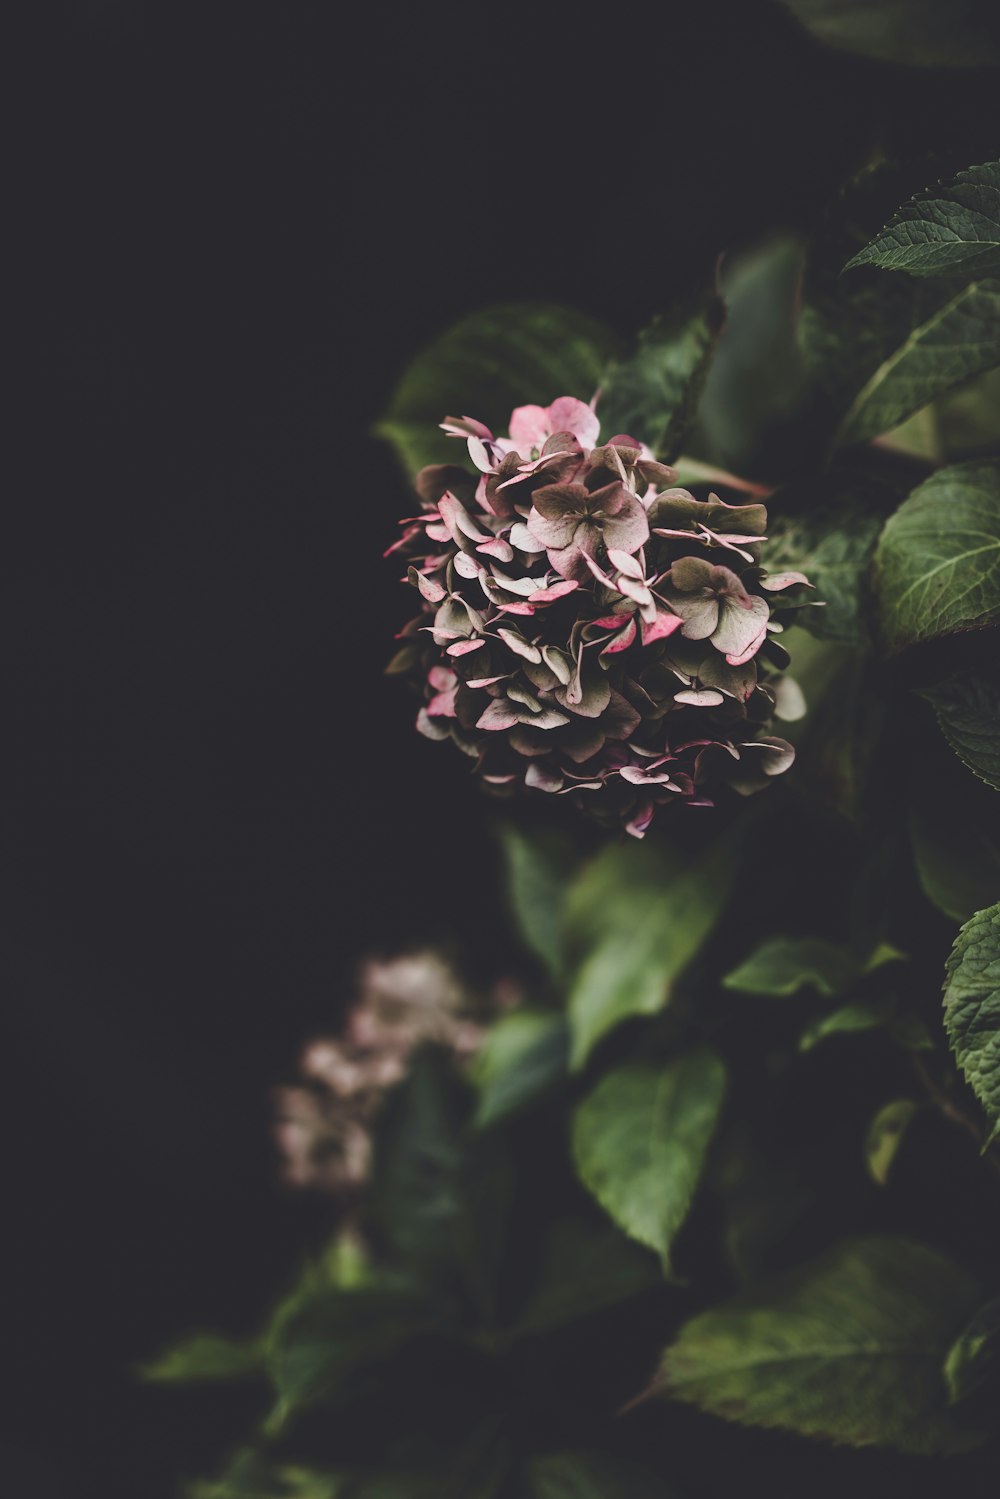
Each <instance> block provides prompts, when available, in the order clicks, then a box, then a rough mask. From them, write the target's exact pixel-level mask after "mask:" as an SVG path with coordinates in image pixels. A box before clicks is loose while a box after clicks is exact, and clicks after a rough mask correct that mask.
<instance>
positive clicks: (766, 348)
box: [679, 239, 803, 482]
mask: <svg viewBox="0 0 1000 1499" xmlns="http://www.w3.org/2000/svg"><path fill="white" fill-rule="evenodd" d="M802 259H803V252H802V246H801V245H800V244H798V243H796V242H794V241H792V240H789V239H778V240H772V241H770V242H769V243H767V244H765V245H762V246H759V247H757V248H755V249H753V250H751V251H749V252H748V253H746V254H743V255H737V256H735V257H733V258H732V259H730V258H729V256H727V257H726V259H725V261H724V262H723V265H722V270H721V282H722V293H723V297H724V298H725V304H726V324H725V327H724V328H723V330H722V335H721V337H720V339H719V343H718V346H717V348H716V351H715V358H714V359H713V360H712V365H711V368H710V369H709V371H708V378H707V380H706V381H705V389H704V392H703V394H702V398H701V403H700V405H699V407H698V420H697V423H696V425H695V429H694V432H693V434H692V437H691V440H690V450H691V451H692V452H694V453H697V454H698V455H699V456H701V457H704V458H707V459H709V460H710V461H711V462H712V463H715V464H721V465H722V466H723V467H724V468H732V469H734V470H735V472H736V473H737V474H753V473H756V472H759V471H760V463H761V457H760V450H761V446H762V443H763V442H764V441H765V440H766V437H767V435H768V433H769V432H770V431H771V430H772V429H773V428H774V427H775V425H776V424H777V423H778V422H779V421H780V420H781V419H782V418H784V417H785V416H787V415H788V413H789V412H790V411H791V410H792V409H793V407H794V405H795V403H796V402H797V400H798V398H799V394H800V391H801V386H802V371H801V363H802V361H801V356H800V354H799V350H798V345H797V342H796V337H795V314H796V307H797V303H798V298H799V294H800V282H801V279H802ZM686 461H687V453H685V459H683V460H682V461H681V464H680V465H679V466H680V467H681V468H683V467H684V465H685V462H686ZM764 471H765V472H767V471H768V469H767V467H765V470H764ZM682 482H687V481H686V480H684V479H683V478H682ZM723 482H724V481H723Z"/></svg>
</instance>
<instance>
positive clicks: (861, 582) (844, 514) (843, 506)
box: [767, 476, 895, 646]
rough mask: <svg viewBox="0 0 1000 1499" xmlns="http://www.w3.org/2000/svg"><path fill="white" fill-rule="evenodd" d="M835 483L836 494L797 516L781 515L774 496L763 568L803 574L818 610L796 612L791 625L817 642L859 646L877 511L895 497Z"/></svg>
mask: <svg viewBox="0 0 1000 1499" xmlns="http://www.w3.org/2000/svg"><path fill="white" fill-rule="evenodd" d="M820 483H822V481H820ZM839 483H840V485H841V486H842V492H841V493H839V494H833V495H831V496H830V497H829V498H828V499H825V502H819V503H815V504H813V505H811V506H810V508H809V510H807V511H805V512H803V513H802V514H798V515H781V514H780V509H779V505H778V503H777V497H776V503H775V505H774V506H773V508H772V515H773V517H774V518H773V520H772V522H771V524H770V525H769V527H768V550H767V570H768V572H772V573H781V572H786V571H793V572H803V573H805V575H806V577H807V578H808V579H809V581H810V583H812V585H813V588H814V589H815V593H813V594H811V595H810V598H811V599H815V600H816V601H817V602H818V603H820V604H821V605H822V607H821V608H805V609H800V610H799V611H798V613H797V614H796V616H795V622H796V624H797V625H801V626H802V628H803V629H806V630H808V631H809V633H810V634H811V635H815V636H816V637H817V638H818V639H820V640H830V641H835V642H837V643H838V644H840V645H849V646H865V645H867V644H868V643H869V641H870V629H869V617H870V615H871V613H872V604H871V598H870V579H869V575H870V572H871V565H872V558H873V557H874V555H875V546H876V543H877V541H878V537H879V533H880V531H881V529H882V519H881V516H880V513H879V512H880V511H887V510H889V509H891V508H893V507H894V503H895V499H894V497H893V496H892V494H891V492H890V491H889V490H888V488H887V486H886V485H884V484H880V483H878V482H877V481H874V480H867V479H864V478H860V477H854V476H844V477H842V478H841V479H840V480H839ZM815 487H816V486H815V485H813V488H814V489H815Z"/></svg>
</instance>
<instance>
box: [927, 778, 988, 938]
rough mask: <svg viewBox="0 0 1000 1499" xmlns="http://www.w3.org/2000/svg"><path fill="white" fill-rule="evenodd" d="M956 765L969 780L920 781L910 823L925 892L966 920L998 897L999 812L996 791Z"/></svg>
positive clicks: (942, 907) (940, 907) (949, 912)
mask: <svg viewBox="0 0 1000 1499" xmlns="http://www.w3.org/2000/svg"><path fill="white" fill-rule="evenodd" d="M954 765H955V773H956V776H961V777H962V780H963V781H964V782H965V783H966V784H958V785H955V784H953V783H949V781H948V780H947V779H946V778H945V777H943V776H938V777H935V779H934V780H932V781H930V782H929V783H927V784H925V785H923V786H920V787H919V796H917V795H914V797H913V799H912V800H911V804H910V808H909V813H908V817H907V827H908V831H909V835H910V847H911V849H912V851H913V859H914V863H915V865H916V869H917V876H918V878H919V880H920V884H921V887H922V889H923V892H924V894H925V895H926V896H927V899H928V900H929V901H931V902H932V903H933V904H934V905H935V906H937V908H938V910H939V911H943V912H944V914H945V915H946V916H950V917H951V919H952V920H953V921H958V922H962V921H968V919H969V918H970V916H972V915H973V914H974V913H975V912H976V911H980V910H982V908H983V907H984V906H989V905H992V904H993V902H994V901H995V900H998V899H1000V813H998V810H997V808H996V806H995V805H994V801H995V798H994V797H993V793H992V792H991V791H987V790H986V789H985V788H984V787H982V786H980V785H979V784H978V783H977V782H976V781H974V780H972V778H971V777H970V776H967V775H966V773H965V771H964V770H962V768H961V766H959V764H958V762H957V761H955V762H954Z"/></svg>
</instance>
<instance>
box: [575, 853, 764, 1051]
mask: <svg viewBox="0 0 1000 1499" xmlns="http://www.w3.org/2000/svg"><path fill="white" fill-rule="evenodd" d="M740 836H741V835H740V831H739V829H738V828H737V829H736V830H735V831H734V833H733V835H732V836H731V837H727V838H724V839H719V840H718V842H716V843H715V844H714V845H712V846H710V847H709V848H708V849H706V851H705V852H704V853H702V854H701V855H699V856H697V857H695V858H693V859H688V860H682V859H680V857H679V856H677V855H673V856H670V855H667V854H666V853H665V852H663V851H662V850H661V849H657V848H654V846H653V845H652V844H650V843H629V844H615V845H611V846H609V847H608V848H607V849H605V850H604V852H603V853H602V854H600V855H598V857H597V858H596V859H595V860H594V861H592V863H591V864H590V865H589V866H588V867H587V868H586V869H585V870H584V873H583V875H582V876H581V877H580V879H579V880H578V881H577V883H576V884H575V885H574V887H573V889H572V890H571V891H570V895H569V905H568V925H569V929H570V933H571V936H573V935H575V937H576V940H577V942H578V943H579V945H580V946H581V947H582V950H583V952H584V954H585V955H584V957H583V960H582V962H581V963H580V965H579V967H578V969H577V972H576V976H575V978H574V980H573V983H572V987H571V989H570V996H569V1022H570V1031H571V1034H572V1043H571V1051H570V1062H571V1065H572V1066H573V1067H574V1068H579V1067H582V1066H583V1065H584V1063H585V1062H586V1060H587V1058H588V1057H589V1055H590V1053H591V1051H592V1050H593V1048H594V1046H595V1044H596V1043H597V1042H598V1041H599V1040H600V1039H601V1038H602V1037H603V1036H605V1035H607V1033H608V1032H609V1031H611V1030H613V1029H614V1028H615V1026H617V1025H619V1024H620V1023H621V1022H622V1021H623V1020H627V1019H629V1018H630V1017H631V1016H635V1015H653V1014H656V1012H657V1011H658V1010H661V1009H662V1008H663V1006H664V1005H665V1004H666V1003H667V1001H668V1000H669V998H670V992H671V988H672V985H673V984H674V982H675V980H676V979H677V978H678V977H679V975H680V974H681V973H682V972H683V970H684V969H685V968H686V967H687V965H688V964H689V963H690V962H691V960H692V959H693V958H694V957H695V956H696V955H697V953H698V952H699V950H700V948H701V946H702V943H703V942H704V941H705V939H706V938H707V937H708V935H709V933H710V932H711V930H712V928H713V927H714V925H715V923H716V921H717V920H718V919H719V917H720V916H721V914H722V911H723V909H724V907H725V905H726V902H727V900H728V898H729V894H730V892H731V890H732V888H733V884H734V882H735V879H736V875H737V872H738V868H739V854H738V840H739V838H740Z"/></svg>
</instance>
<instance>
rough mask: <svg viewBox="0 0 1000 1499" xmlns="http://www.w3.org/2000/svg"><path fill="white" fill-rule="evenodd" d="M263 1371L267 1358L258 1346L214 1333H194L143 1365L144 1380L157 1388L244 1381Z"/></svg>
mask: <svg viewBox="0 0 1000 1499" xmlns="http://www.w3.org/2000/svg"><path fill="white" fill-rule="evenodd" d="M263 1368H264V1354H263V1349H262V1347H261V1345H260V1344H259V1343H258V1342H252V1343H251V1342H237V1341H236V1339H234V1338H224V1337H220V1336H219V1335H217V1334H215V1333H195V1334H194V1336H193V1337H190V1338H185V1339H184V1341H183V1342H180V1343H175V1344H174V1346H173V1347H172V1348H168V1349H166V1351H165V1352H163V1353H161V1354H160V1356H159V1357H158V1358H157V1359H155V1360H154V1361H153V1362H152V1363H151V1364H146V1365H144V1366H143V1369H142V1376H143V1378H144V1379H149V1380H152V1381H154V1382H155V1383H157V1384H189V1383H194V1382H197V1381H201V1380H216V1379H222V1380H225V1379H243V1378H245V1377H246V1376H248V1375H253V1374H259V1373H261V1372H262V1370H263Z"/></svg>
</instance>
